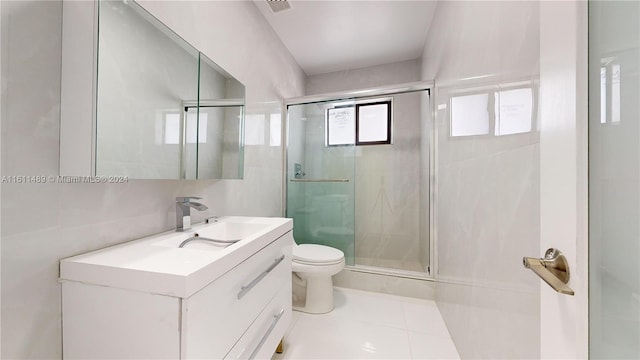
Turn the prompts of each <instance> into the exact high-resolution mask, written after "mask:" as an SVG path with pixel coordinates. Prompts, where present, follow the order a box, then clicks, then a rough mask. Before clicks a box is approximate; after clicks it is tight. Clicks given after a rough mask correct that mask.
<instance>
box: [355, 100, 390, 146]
mask: <svg viewBox="0 0 640 360" xmlns="http://www.w3.org/2000/svg"><path fill="white" fill-rule="evenodd" d="M383 104H386V105H387V138H386V140H379V141H360V108H361V107H363V106H373V105H383ZM391 107H392V100H391V99H389V100H383V101H374V102H363V103H356V104H355V113H356V114H355V115H356V119H355V122H356V139H355V145H356V146H362V145H391V144H392V141H391V140H392V133H391V127H392V121H391V116H392V113H393V111H392V109H391Z"/></svg>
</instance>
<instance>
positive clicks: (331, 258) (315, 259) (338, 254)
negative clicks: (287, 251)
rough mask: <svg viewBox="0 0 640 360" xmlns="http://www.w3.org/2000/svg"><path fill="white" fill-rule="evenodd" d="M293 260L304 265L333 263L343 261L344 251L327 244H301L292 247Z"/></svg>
mask: <svg viewBox="0 0 640 360" xmlns="http://www.w3.org/2000/svg"><path fill="white" fill-rule="evenodd" d="M293 261H294V262H297V263H299V264H305V265H334V264H339V263H341V262H343V261H344V253H343V252H342V251H340V250H338V249H336V248H332V247H329V246H324V245H316V244H302V245H298V246H294V247H293Z"/></svg>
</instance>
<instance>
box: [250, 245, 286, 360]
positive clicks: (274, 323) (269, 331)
mask: <svg viewBox="0 0 640 360" xmlns="http://www.w3.org/2000/svg"><path fill="white" fill-rule="evenodd" d="M283 257H284V255H283ZM280 261H282V259H281V260H280ZM282 315H284V309H282V310H280V311H279V312H278V313H277V314H275V315H273V321H272V322H271V326H269V328H268V329H267V332H266V333H265V334H264V336H262V339H260V342H259V343H258V346H256V348H255V349H253V352H252V353H251V356H249V360H252V359H255V357H256V355H257V354H258V351H259V350H260V348H261V347H262V345H264V342H265V341H267V338H268V337H269V335H271V332H272V331H273V328H275V327H276V325H278V321H280V318H281V317H282Z"/></svg>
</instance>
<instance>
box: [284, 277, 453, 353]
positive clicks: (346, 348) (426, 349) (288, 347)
mask: <svg viewBox="0 0 640 360" xmlns="http://www.w3.org/2000/svg"><path fill="white" fill-rule="evenodd" d="M334 297H335V304H336V308H335V309H334V311H332V312H331V313H328V314H319V315H317V314H305V313H300V312H295V311H294V314H293V315H294V316H293V321H292V322H291V325H290V327H289V330H288V332H287V334H286V335H285V339H284V353H283V354H275V355H274V357H273V360H285V359H294V360H295V359H325V360H329V359H336V360H337V359H398V360H400V359H436V358H444V359H458V358H459V357H458V353H457V351H456V348H455V346H454V344H453V341H452V340H451V337H450V336H449V333H448V331H447V328H446V327H445V326H444V321H443V320H442V316H441V315H440V312H439V311H438V308H437V306H436V304H435V302H433V301H429V300H421V299H415V298H407V297H401V296H394V295H387V294H380V293H373V292H367V291H361V290H353V289H345V288H335V289H334Z"/></svg>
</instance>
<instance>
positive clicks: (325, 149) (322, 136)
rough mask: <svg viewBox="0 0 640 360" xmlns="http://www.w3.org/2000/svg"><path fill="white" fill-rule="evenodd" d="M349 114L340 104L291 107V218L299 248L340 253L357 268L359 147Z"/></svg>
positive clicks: (289, 161)
mask: <svg viewBox="0 0 640 360" xmlns="http://www.w3.org/2000/svg"><path fill="white" fill-rule="evenodd" d="M349 109H350V107H349V106H348V104H347V105H346V106H343V105H341V104H339V103H336V102H322V103H312V104H300V105H290V106H289V107H288V111H287V113H288V115H287V116H288V142H287V179H286V181H287V211H286V216H287V217H289V218H292V219H293V236H294V238H295V240H296V243H298V244H320V245H327V246H331V247H334V248H337V249H340V250H342V251H343V252H344V254H345V261H346V264H347V265H353V263H354V239H355V220H354V199H355V188H354V171H355V170H354V169H355V146H354V143H353V141H351V140H350V136H349V135H350V134H349V133H348V129H349V128H350V122H351V121H352V119H351V118H350V111H349ZM330 131H333V132H332V133H331V137H329V132H330ZM345 131H346V133H345Z"/></svg>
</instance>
